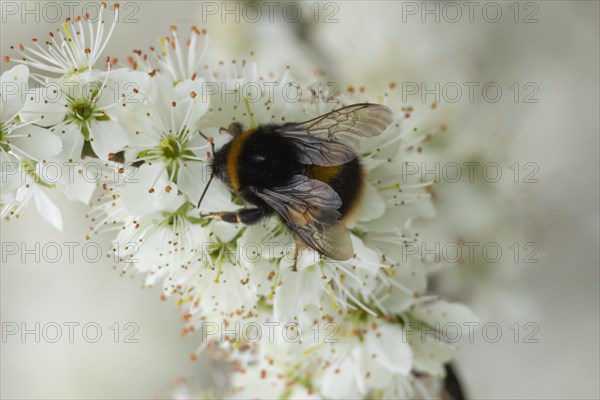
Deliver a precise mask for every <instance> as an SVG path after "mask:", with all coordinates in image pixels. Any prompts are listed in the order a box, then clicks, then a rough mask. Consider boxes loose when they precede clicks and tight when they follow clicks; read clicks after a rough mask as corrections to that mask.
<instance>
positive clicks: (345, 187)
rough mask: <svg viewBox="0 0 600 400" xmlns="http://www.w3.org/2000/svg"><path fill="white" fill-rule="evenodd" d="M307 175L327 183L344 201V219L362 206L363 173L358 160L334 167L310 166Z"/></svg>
mask: <svg viewBox="0 0 600 400" xmlns="http://www.w3.org/2000/svg"><path fill="white" fill-rule="evenodd" d="M306 175H307V176H308V177H309V178H311V179H318V180H320V181H322V182H325V183H327V184H328V185H329V186H331V188H332V189H333V190H335V191H336V193H337V194H338V195H339V196H340V198H341V199H342V206H341V207H340V208H339V210H338V211H339V212H340V214H342V218H343V219H346V218H348V217H349V216H350V215H351V214H352V212H353V211H354V210H355V209H356V208H357V207H358V205H359V204H360V199H361V197H362V192H363V171H362V167H361V165H360V161H359V160H358V158H355V159H354V160H352V161H350V162H348V163H346V164H342V165H336V166H333V167H322V166H320V165H309V166H308V168H307V172H306Z"/></svg>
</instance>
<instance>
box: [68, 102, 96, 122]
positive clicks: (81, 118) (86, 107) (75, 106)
mask: <svg viewBox="0 0 600 400" xmlns="http://www.w3.org/2000/svg"><path fill="white" fill-rule="evenodd" d="M69 109H70V111H71V119H72V120H73V121H75V122H77V123H80V124H82V123H84V122H86V121H89V120H90V119H92V118H93V117H94V112H95V111H96V107H95V104H94V102H93V101H90V100H87V99H76V100H74V101H73V102H72V103H71V104H70V105H69Z"/></svg>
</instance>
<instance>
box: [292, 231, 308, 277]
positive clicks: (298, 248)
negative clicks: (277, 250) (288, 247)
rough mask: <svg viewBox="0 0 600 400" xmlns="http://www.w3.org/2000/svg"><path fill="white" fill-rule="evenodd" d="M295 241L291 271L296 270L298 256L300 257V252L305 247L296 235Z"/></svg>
mask: <svg viewBox="0 0 600 400" xmlns="http://www.w3.org/2000/svg"><path fill="white" fill-rule="evenodd" d="M295 241H296V249H295V250H294V265H293V267H292V271H294V272H296V271H298V258H299V257H300V253H301V252H302V250H304V249H305V248H306V244H305V243H304V242H303V241H302V240H301V239H299V238H298V237H296V239H295Z"/></svg>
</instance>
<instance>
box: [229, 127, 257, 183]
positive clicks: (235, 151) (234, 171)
mask: <svg viewBox="0 0 600 400" xmlns="http://www.w3.org/2000/svg"><path fill="white" fill-rule="evenodd" d="M254 132H256V128H252V129H248V130H246V131H244V132H242V133H241V134H240V135H239V136H236V137H235V138H233V140H232V141H231V144H230V145H229V150H228V152H227V162H226V168H227V177H228V178H229V183H230V185H231V187H232V188H233V189H234V190H239V189H240V177H239V171H238V170H239V165H240V162H239V159H240V155H241V154H242V149H243V148H244V143H245V142H246V140H247V139H248V138H249V137H250V136H251V135H252V134H253V133H254Z"/></svg>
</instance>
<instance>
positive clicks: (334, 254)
mask: <svg viewBox="0 0 600 400" xmlns="http://www.w3.org/2000/svg"><path fill="white" fill-rule="evenodd" d="M252 191H253V193H254V194H256V195H257V196H258V197H259V198H261V199H262V200H264V201H265V202H266V203H267V204H268V205H269V206H271V207H272V208H273V209H274V210H275V211H277V213H279V215H281V216H282V217H283V219H284V220H285V222H286V223H287V225H288V226H289V227H290V229H291V230H292V231H294V232H295V233H296V234H297V235H298V236H299V237H300V239H302V241H303V242H304V243H306V244H307V245H308V246H310V247H312V248H313V249H315V250H317V251H318V252H320V253H322V254H324V255H326V256H327V257H330V258H333V259H336V260H347V259H349V258H350V257H352V256H353V255H354V250H353V249H352V242H351V240H350V233H349V231H348V229H347V228H346V227H345V225H344V224H343V222H340V221H338V218H339V217H340V213H339V211H338V209H339V208H340V207H341V205H342V200H341V199H340V196H339V195H338V194H337V193H336V192H335V190H333V189H332V188H331V186H329V185H328V184H326V183H324V182H321V181H319V180H317V179H309V178H307V177H306V176H304V175H295V176H294V178H293V179H292V181H291V182H290V183H289V184H288V185H285V186H280V187H277V188H273V189H264V188H263V189H258V188H253V189H252Z"/></svg>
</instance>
